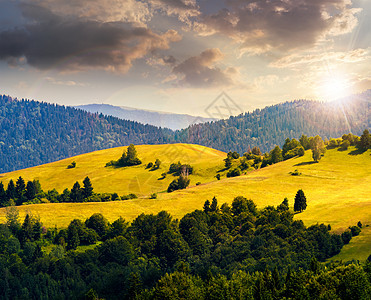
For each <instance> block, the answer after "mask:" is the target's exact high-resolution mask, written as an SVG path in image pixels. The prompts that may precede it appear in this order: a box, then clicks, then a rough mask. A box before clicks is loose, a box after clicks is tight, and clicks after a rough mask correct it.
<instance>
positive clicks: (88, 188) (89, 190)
mask: <svg viewBox="0 0 371 300" xmlns="http://www.w3.org/2000/svg"><path fill="white" fill-rule="evenodd" d="M82 183H83V185H84V187H83V188H82V195H83V197H84V198H89V197H90V196H91V195H93V185H92V184H91V181H90V179H89V177H88V176H86V177H85V179H84V181H83V182H82Z"/></svg>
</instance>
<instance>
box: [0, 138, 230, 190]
mask: <svg viewBox="0 0 371 300" xmlns="http://www.w3.org/2000/svg"><path fill="white" fill-rule="evenodd" d="M126 148H127V147H118V148H112V149H106V150H101V151H96V152H91V153H87V154H83V155H79V156H75V157H71V158H68V159H64V160H60V161H57V162H53V163H49V164H45V165H41V166H37V167H33V168H28V169H24V170H19V171H15V172H10V173H5V174H2V175H0V180H1V181H3V183H4V185H6V184H7V183H8V181H9V180H10V179H13V180H16V179H17V178H18V177H19V176H22V177H23V178H24V179H25V180H32V179H38V180H40V183H41V185H42V188H43V189H44V191H47V190H49V189H53V188H56V189H57V190H58V191H59V192H62V191H63V190H64V189H65V188H69V189H71V188H72V186H73V184H74V183H75V182H76V181H77V180H78V181H80V183H81V182H82V180H83V179H84V178H85V176H89V178H90V179H91V181H92V184H93V187H94V191H95V192H108V193H114V192H116V193H118V194H119V195H123V194H128V193H135V194H137V195H138V196H139V197H144V196H149V195H150V194H151V193H154V192H160V191H164V190H166V189H167V187H168V186H169V184H170V182H171V181H172V180H173V179H174V178H175V177H174V176H173V175H170V174H168V175H167V176H166V178H164V179H160V178H161V177H162V176H161V173H163V172H167V171H168V170H169V166H170V164H171V163H176V162H178V161H181V162H182V163H189V164H191V165H192V166H193V167H194V174H193V175H192V176H191V185H195V184H196V182H202V183H204V182H209V181H215V180H216V179H215V177H214V176H215V174H216V172H217V171H218V170H220V169H222V168H223V166H224V162H223V159H224V158H225V157H226V154H225V153H224V152H221V151H218V150H214V149H211V148H207V147H203V146H199V145H188V144H171V145H140V146H136V150H137V152H138V157H139V158H140V159H141V160H142V164H141V165H139V166H132V167H125V168H114V167H105V165H106V163H107V162H109V161H111V160H117V159H118V158H120V157H121V155H122V153H123V151H124V150H126ZM156 158H158V159H160V160H161V162H162V164H161V167H160V169H158V170H155V171H150V170H149V169H145V166H146V164H148V163H149V162H152V163H154V162H155V160H156ZM72 161H75V162H76V168H73V169H67V165H68V164H70V163H71V162H72Z"/></svg>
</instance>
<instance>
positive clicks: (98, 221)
mask: <svg viewBox="0 0 371 300" xmlns="http://www.w3.org/2000/svg"><path fill="white" fill-rule="evenodd" d="M85 225H86V227H87V228H90V229H93V230H94V231H95V232H96V233H97V234H98V236H99V237H100V238H101V239H102V238H103V237H104V236H105V235H106V233H107V230H108V221H107V219H106V218H105V217H103V215H102V214H100V213H95V214H93V215H92V216H91V217H90V218H89V219H87V220H86V221H85Z"/></svg>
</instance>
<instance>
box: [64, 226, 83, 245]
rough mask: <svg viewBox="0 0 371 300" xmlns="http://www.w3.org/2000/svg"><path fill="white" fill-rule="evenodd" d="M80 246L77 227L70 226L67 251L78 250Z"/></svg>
mask: <svg viewBox="0 0 371 300" xmlns="http://www.w3.org/2000/svg"><path fill="white" fill-rule="evenodd" d="M79 245H80V238H79V233H78V231H77V228H76V226H75V225H73V224H72V225H70V226H68V230H67V250H76V248H77V247H78V246H79Z"/></svg>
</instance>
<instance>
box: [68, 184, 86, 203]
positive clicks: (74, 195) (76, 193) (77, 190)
mask: <svg viewBox="0 0 371 300" xmlns="http://www.w3.org/2000/svg"><path fill="white" fill-rule="evenodd" d="M70 198H71V201H72V202H81V201H82V199H83V191H82V189H81V187H80V183H79V182H78V181H76V182H75V183H74V185H73V187H72V189H71V194H70Z"/></svg>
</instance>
